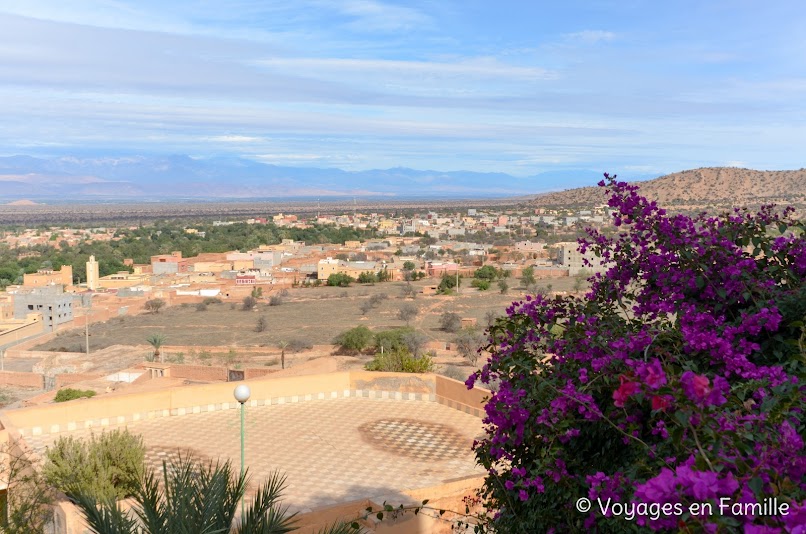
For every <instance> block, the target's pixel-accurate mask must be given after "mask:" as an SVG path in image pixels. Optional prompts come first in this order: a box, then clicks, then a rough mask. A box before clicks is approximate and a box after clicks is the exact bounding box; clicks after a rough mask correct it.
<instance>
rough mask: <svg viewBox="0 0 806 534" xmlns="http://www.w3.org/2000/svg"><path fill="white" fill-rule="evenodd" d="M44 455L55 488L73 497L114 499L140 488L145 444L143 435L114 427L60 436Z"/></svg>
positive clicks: (45, 472) (46, 473)
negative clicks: (88, 434) (95, 432)
mask: <svg viewBox="0 0 806 534" xmlns="http://www.w3.org/2000/svg"><path fill="white" fill-rule="evenodd" d="M45 456H46V459H45V464H44V466H43V467H42V474H43V475H44V477H45V480H47V482H48V483H49V484H50V485H52V486H53V487H54V488H56V489H58V490H59V491H61V492H63V493H65V494H66V495H67V496H68V497H70V498H72V499H76V498H78V497H79V496H80V495H88V496H92V497H93V498H95V499H97V500H99V501H109V500H112V501H114V500H116V499H122V498H124V497H128V496H130V495H134V494H135V493H136V492H137V489H138V483H139V480H140V477H141V476H142V475H143V461H144V459H145V446H144V445H143V439H142V438H141V437H140V436H137V435H134V434H131V433H130V432H129V431H128V430H113V431H111V432H103V433H102V434H101V435H99V436H96V435H92V436H91V437H90V439H89V440H80V439H76V438H74V437H72V436H67V437H61V438H59V439H58V440H57V441H56V443H54V444H53V445H52V446H51V447H49V448H48V449H47V452H46V455H45Z"/></svg>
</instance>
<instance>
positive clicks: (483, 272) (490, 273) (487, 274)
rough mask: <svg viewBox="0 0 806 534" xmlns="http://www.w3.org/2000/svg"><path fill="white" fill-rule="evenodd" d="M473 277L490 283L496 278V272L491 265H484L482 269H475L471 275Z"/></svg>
mask: <svg viewBox="0 0 806 534" xmlns="http://www.w3.org/2000/svg"><path fill="white" fill-rule="evenodd" d="M473 277H474V278H479V279H481V280H488V281H492V280H495V279H496V278H498V271H497V270H496V268H495V267H493V266H492V265H485V266H484V267H480V268H479V269H476V272H475V273H473Z"/></svg>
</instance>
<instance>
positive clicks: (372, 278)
mask: <svg viewBox="0 0 806 534" xmlns="http://www.w3.org/2000/svg"><path fill="white" fill-rule="evenodd" d="M377 281H378V276H377V275H376V274H375V273H368V272H365V273H361V274H359V275H358V283H359V284H374V283H375V282H377Z"/></svg>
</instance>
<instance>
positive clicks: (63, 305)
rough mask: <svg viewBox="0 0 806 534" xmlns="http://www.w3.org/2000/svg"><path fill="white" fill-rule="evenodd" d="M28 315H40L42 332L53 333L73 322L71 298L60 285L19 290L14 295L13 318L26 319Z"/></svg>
mask: <svg viewBox="0 0 806 534" xmlns="http://www.w3.org/2000/svg"><path fill="white" fill-rule="evenodd" d="M30 313H41V314H42V321H43V328H44V331H45V332H53V331H55V330H56V329H57V328H58V326H59V325H62V324H64V323H69V322H70V321H72V320H73V296H72V295H71V294H70V293H65V292H64V289H63V288H62V286H60V285H58V286H56V285H53V286H45V287H35V288H32V289H30V290H27V291H25V290H20V291H19V292H17V293H15V294H14V318H15V319H26V318H27V317H28V315H29V314H30Z"/></svg>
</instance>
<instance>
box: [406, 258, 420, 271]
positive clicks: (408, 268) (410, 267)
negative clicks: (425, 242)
mask: <svg viewBox="0 0 806 534" xmlns="http://www.w3.org/2000/svg"><path fill="white" fill-rule="evenodd" d="M416 268H417V265H416V264H415V263H414V262H413V261H411V260H406V261H404V262H403V270H404V271H413V270H414V269H416Z"/></svg>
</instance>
